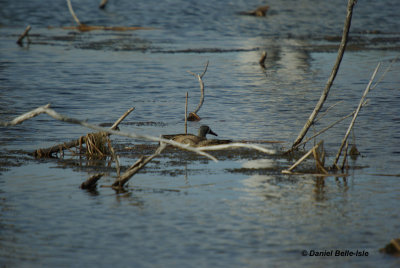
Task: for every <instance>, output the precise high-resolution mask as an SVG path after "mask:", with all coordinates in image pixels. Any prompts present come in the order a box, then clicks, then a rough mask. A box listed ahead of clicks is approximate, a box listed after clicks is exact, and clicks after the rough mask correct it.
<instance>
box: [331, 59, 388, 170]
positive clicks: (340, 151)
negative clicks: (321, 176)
mask: <svg viewBox="0 0 400 268" xmlns="http://www.w3.org/2000/svg"><path fill="white" fill-rule="evenodd" d="M380 65H381V64H380V63H378V65H377V66H376V68H375V71H374V73H373V74H372V77H371V79H370V80H369V83H368V85H367V88H366V89H365V91H364V94H363V95H362V97H361V100H360V102H359V104H358V107H357V109H356V112H355V113H354V116H353V119H352V120H351V122H350V125H349V127H348V129H347V131H346V134H345V135H344V138H343V140H342V144H341V145H340V148H339V151H338V153H337V154H336V157H335V161H334V162H333V167H336V168H337V169H339V167H338V166H337V162H338V161H339V158H340V155H341V153H342V150H343V147H344V145H345V144H346V141H347V138H348V137H349V134H350V131H351V129H352V128H353V126H354V123H355V121H356V119H357V116H358V113H359V112H360V110H361V107H362V104H363V103H364V100H365V98H366V97H367V94H368V92H369V90H370V88H371V84H372V81H373V80H374V79H375V75H376V73H377V72H378V69H379V67H380Z"/></svg>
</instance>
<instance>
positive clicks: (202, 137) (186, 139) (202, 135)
mask: <svg viewBox="0 0 400 268" xmlns="http://www.w3.org/2000/svg"><path fill="white" fill-rule="evenodd" d="M207 134H211V135H214V136H218V135H217V133H215V132H214V131H212V130H211V128H210V127H208V126H204V125H203V126H201V127H200V128H199V133H198V135H197V136H196V135H194V134H174V135H163V136H162V137H163V138H164V139H169V140H173V141H176V142H179V143H184V144H189V145H190V146H194V147H200V146H210V145H217V144H226V143H230V142H231V141H230V140H207V138H206V136H207Z"/></svg>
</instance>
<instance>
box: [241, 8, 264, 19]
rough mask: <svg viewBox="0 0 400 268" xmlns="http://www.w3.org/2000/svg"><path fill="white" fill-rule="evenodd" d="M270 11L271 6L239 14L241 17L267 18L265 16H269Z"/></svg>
mask: <svg viewBox="0 0 400 268" xmlns="http://www.w3.org/2000/svg"><path fill="white" fill-rule="evenodd" d="M268 9H269V6H260V7H258V8H257V9H255V10H252V11H244V12H239V14H240V15H250V16H256V17H265V15H266V14H267V11H268Z"/></svg>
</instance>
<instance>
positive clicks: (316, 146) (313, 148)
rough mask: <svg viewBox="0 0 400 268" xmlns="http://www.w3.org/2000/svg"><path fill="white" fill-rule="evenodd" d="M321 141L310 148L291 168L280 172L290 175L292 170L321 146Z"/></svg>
mask: <svg viewBox="0 0 400 268" xmlns="http://www.w3.org/2000/svg"><path fill="white" fill-rule="evenodd" d="M322 142H323V141H320V142H319V143H318V144H317V145H315V146H314V147H312V148H311V149H310V150H309V151H308V152H307V153H306V154H305V155H303V156H302V157H301V158H300V159H299V160H297V161H296V163H294V164H293V165H292V166H291V167H289V168H288V169H285V170H282V173H283V174H292V170H293V169H295V168H296V167H297V166H298V165H300V163H301V162H303V161H304V160H305V159H306V158H307V157H309V156H310V155H311V154H312V153H313V152H314V151H315V150H316V149H317V148H318V147H319V146H320V145H321V144H322Z"/></svg>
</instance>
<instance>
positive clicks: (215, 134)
mask: <svg viewBox="0 0 400 268" xmlns="http://www.w3.org/2000/svg"><path fill="white" fill-rule="evenodd" d="M208 134H211V135H214V136H218V134H217V133H215V132H214V131H212V130H211V129H210V132H208Z"/></svg>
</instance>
